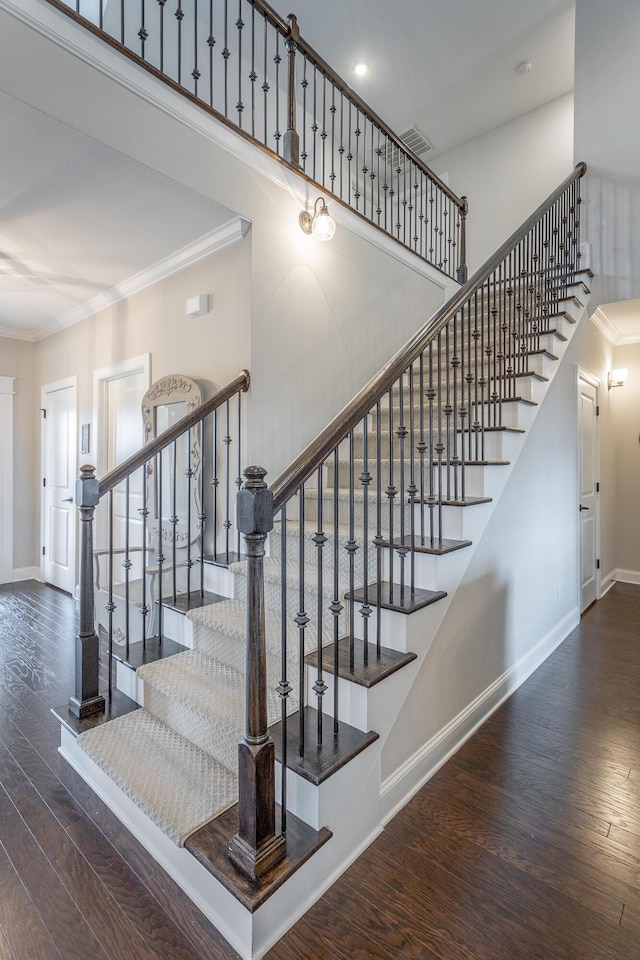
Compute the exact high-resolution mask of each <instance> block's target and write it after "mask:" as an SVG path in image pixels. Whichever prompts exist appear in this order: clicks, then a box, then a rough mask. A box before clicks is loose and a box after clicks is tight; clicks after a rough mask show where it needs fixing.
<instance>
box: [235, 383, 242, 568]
mask: <svg viewBox="0 0 640 960" xmlns="http://www.w3.org/2000/svg"><path fill="white" fill-rule="evenodd" d="M237 447H238V476H237V477H236V487H237V488H238V490H240V489H242V397H241V394H238V438H237ZM236 548H237V549H236V554H237V556H236V559H237V560H239V559H240V530H239V529H238V530H237V543H236Z"/></svg>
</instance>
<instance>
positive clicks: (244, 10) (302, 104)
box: [48, 0, 467, 282]
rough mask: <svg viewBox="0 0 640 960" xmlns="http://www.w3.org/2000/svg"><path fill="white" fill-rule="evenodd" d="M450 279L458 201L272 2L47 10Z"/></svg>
mask: <svg viewBox="0 0 640 960" xmlns="http://www.w3.org/2000/svg"><path fill="white" fill-rule="evenodd" d="M48 2H49V3H50V4H51V5H52V6H54V7H57V8H58V9H60V10H62V11H63V12H65V13H67V14H69V15H70V16H72V17H73V18H74V19H75V20H77V21H78V22H80V23H81V24H82V25H83V26H85V27H86V28H87V29H89V30H91V31H92V32H93V33H95V34H96V35H97V36H99V37H101V38H102V39H104V40H105V41H107V42H108V43H109V44H111V45H112V46H114V47H116V48H117V49H119V50H121V51H122V53H124V54H126V55H127V56H128V57H129V58H130V59H132V60H134V61H135V62H136V63H138V64H140V65H141V66H143V67H145V68H146V69H147V70H149V71H150V72H151V73H153V74H154V75H155V76H157V77H159V78H160V79H162V80H163V81H165V82H166V83H168V84H169V85H170V86H172V87H173V88H174V89H176V90H179V91H180V92H181V93H183V94H184V95H185V96H187V97H188V98H189V99H191V100H193V101H194V102H195V103H197V104H199V105H200V106H202V107H203V108H204V109H206V110H208V111H209V112H211V113H213V114H214V115H215V116H216V117H217V118H218V119H220V120H222V121H224V122H225V123H226V124H228V125H229V126H231V127H233V128H234V129H235V130H237V131H239V132H240V133H241V134H243V135H244V136H246V137H247V138H248V139H250V140H251V141H252V142H254V143H256V144H258V145H259V146H261V147H263V148H264V149H266V150H268V151H269V152H270V153H272V154H274V155H275V156H277V157H279V158H280V159H281V160H282V161H283V162H285V163H286V164H287V165H289V166H290V167H291V168H293V169H295V170H296V171H297V172H299V173H300V174H301V175H302V176H304V177H305V178H306V179H307V180H309V181H310V182H312V183H314V184H317V185H318V186H319V187H321V188H322V189H323V190H325V191H326V192H327V193H328V194H330V195H331V196H332V197H333V198H334V199H336V200H338V201H339V202H340V203H342V204H344V205H345V206H347V207H350V208H351V209H353V210H355V211H356V212H357V213H358V214H359V215H360V216H362V217H364V218H365V219H366V220H368V221H369V222H370V223H372V224H374V225H375V226H376V227H377V228H379V229H380V230H382V231H383V232H385V233H386V234H388V235H389V236H392V237H393V238H394V239H395V240H397V241H398V242H399V243H401V244H403V245H404V246H405V247H408V248H409V249H411V250H413V251H414V252H415V253H416V254H418V256H420V257H422V258H423V259H424V260H426V261H427V262H428V263H430V264H432V265H433V266H434V267H437V269H438V270H441V271H442V272H443V273H445V274H447V276H449V277H452V278H455V279H457V280H458V281H460V282H464V280H465V279H466V274H467V269H466V242H465V219H466V213H467V205H466V199H465V198H464V197H462V198H460V197H458V196H456V194H455V193H453V191H452V190H450V189H449V188H448V187H447V186H446V184H444V183H443V182H442V180H440V179H439V177H437V176H436V174H435V173H433V171H431V170H430V169H429V167H427V166H426V164H425V163H423V161H422V160H421V159H420V158H419V157H418V156H417V155H416V154H415V153H413V152H412V151H411V150H410V149H409V147H408V146H407V145H406V144H405V143H404V142H403V141H402V140H401V139H400V138H399V137H398V136H396V134H395V133H394V132H393V131H392V130H391V128H390V127H389V126H387V124H386V123H385V122H384V121H383V120H381V119H380V117H378V116H377V115H376V113H375V112H374V111H373V110H371V108H370V107H369V106H368V105H367V104H366V103H365V102H364V100H362V98H361V97H359V96H358V94H357V93H356V92H355V91H354V90H352V89H351V87H349V85H348V84H347V83H345V81H344V80H343V79H342V78H341V77H340V76H338V74H337V73H336V72H335V71H334V70H333V69H332V68H331V67H330V66H329V64H328V63H327V62H326V61H325V60H324V59H323V58H322V57H321V56H320V55H319V54H317V53H316V52H315V50H313V48H312V47H311V46H309V44H308V43H306V42H305V40H304V39H303V38H302V37H301V36H300V32H299V29H298V24H297V21H296V18H295V16H293V15H290V16H289V17H288V18H287V20H284V19H283V18H282V17H280V16H279V14H277V13H276V12H275V10H273V9H272V8H271V7H270V6H269V5H268V4H267V3H265V2H264V0H171V2H170V3H167V0H48Z"/></svg>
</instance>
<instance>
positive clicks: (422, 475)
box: [418, 351, 427, 547]
mask: <svg viewBox="0 0 640 960" xmlns="http://www.w3.org/2000/svg"><path fill="white" fill-rule="evenodd" d="M419 370H420V439H419V440H418V455H419V457H420V497H419V502H420V546H421V547H424V545H425V543H426V539H425V538H426V529H425V523H424V500H425V496H426V492H425V473H424V455H425V451H426V449H427V445H426V441H425V439H424V407H425V403H424V401H425V389H424V351H423V352H422V353H421V354H420V360H419Z"/></svg>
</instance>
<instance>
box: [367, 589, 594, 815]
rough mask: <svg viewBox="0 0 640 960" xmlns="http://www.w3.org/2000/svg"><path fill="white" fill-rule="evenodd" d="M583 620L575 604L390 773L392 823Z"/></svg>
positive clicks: (384, 789)
mask: <svg viewBox="0 0 640 960" xmlns="http://www.w3.org/2000/svg"><path fill="white" fill-rule="evenodd" d="M579 622H580V613H579V611H578V608H577V606H576V607H573V608H572V609H571V610H570V611H569V612H568V613H567V614H566V615H565V616H564V617H563V618H562V620H560V621H559V622H558V623H557V624H556V625H555V626H554V627H553V629H552V630H550V631H549V632H548V633H547V635H546V636H545V637H543V638H542V640H540V641H539V642H538V643H537V644H536V645H535V646H534V647H533V648H532V649H531V650H529V651H528V652H527V653H526V654H525V655H524V656H523V657H521V658H520V660H518V661H517V662H516V663H514V664H513V666H511V667H509V669H508V670H506V671H505V672H504V673H503V674H502V676H500V677H498V679H497V680H495V681H494V682H493V683H492V684H491V685H490V686H489V687H487V688H486V690H484V691H483V692H482V693H481V694H480V695H479V696H477V697H476V699H475V700H473V701H472V702H471V703H470V704H468V706H467V707H465V709H464V710H462V711H461V712H460V713H459V714H458V715H457V716H456V717H454V718H453V720H451V721H450V722H449V723H448V724H446V726H444V727H443V728H442V729H441V730H439V731H438V733H436V734H435V736H433V737H431V739H430V740H428V741H427V742H426V743H425V744H424V745H423V746H422V747H421V748H420V749H419V750H417V751H416V752H415V753H414V754H413V755H412V756H411V757H409V758H408V759H407V760H405V762H404V763H403V764H402V765H401V766H400V767H398V769H397V770H395V771H394V772H393V773H392V774H391V776H389V777H387V779H386V780H384V781H383V782H382V783H381V785H380V798H381V799H382V798H383V797H384V796H385V795H386V794H391V792H392V791H395V793H396V796H393V797H390V798H389V799H390V800H391V802H392V804H393V805H392V807H391V808H390V809H389V810H388V811H387V812H386V814H385V817H384V821H383V822H384V823H385V824H386V823H388V822H389V820H391V819H392V818H393V817H394V816H395V815H396V814H397V813H398V812H399V810H401V809H402V807H404V806H405V804H406V803H408V801H409V800H410V799H411V797H412V796H414V794H416V793H417V792H418V790H420V789H421V788H422V787H423V786H424V784H425V783H427V782H428V781H429V780H430V779H431V777H433V775H434V774H435V773H437V772H438V770H439V769H440V767H442V766H443V765H444V764H445V763H446V762H447V760H449V759H450V758H451V757H452V756H453V755H454V754H455V753H456V752H457V751H458V750H459V749H460V747H461V746H462V745H463V744H464V743H465V742H466V741H467V740H468V739H469V737H471V736H473V734H474V733H475V732H476V730H478V728H479V727H481V726H482V724H483V723H485V721H486V720H488V719H489V717H490V716H491V714H492V713H494V712H495V711H496V710H497V709H498V707H500V706H501V705H502V704H503V703H504V701H505V700H506V699H507V698H508V697H510V696H511V694H512V693H513V692H514V691H515V690H517V689H518V687H519V686H521V685H522V684H523V683H524V682H525V680H527V679H528V678H529V677H530V676H531V674H532V673H534V672H535V670H537V669H538V667H539V666H540V665H541V664H542V663H544V661H545V660H546V659H547V658H548V657H549V656H550V655H551V654H552V653H553V651H554V650H555V649H556V648H557V647H559V646H560V644H561V643H562V642H563V640H565V639H566V638H567V636H568V634H569V633H570V632H571V630H573V628H574V627H575V626H576V625H577V624H578V623H579Z"/></svg>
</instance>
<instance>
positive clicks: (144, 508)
mask: <svg viewBox="0 0 640 960" xmlns="http://www.w3.org/2000/svg"><path fill="white" fill-rule="evenodd" d="M147 480H148V477H147V464H146V463H145V464H144V466H143V467H142V510H140V516H141V517H142V606H141V608H140V613H141V614H142V649H143V650H146V644H147V617H148V616H149V604H148V602H147V601H148V597H147V518H148V516H149V509H148V507H147Z"/></svg>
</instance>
